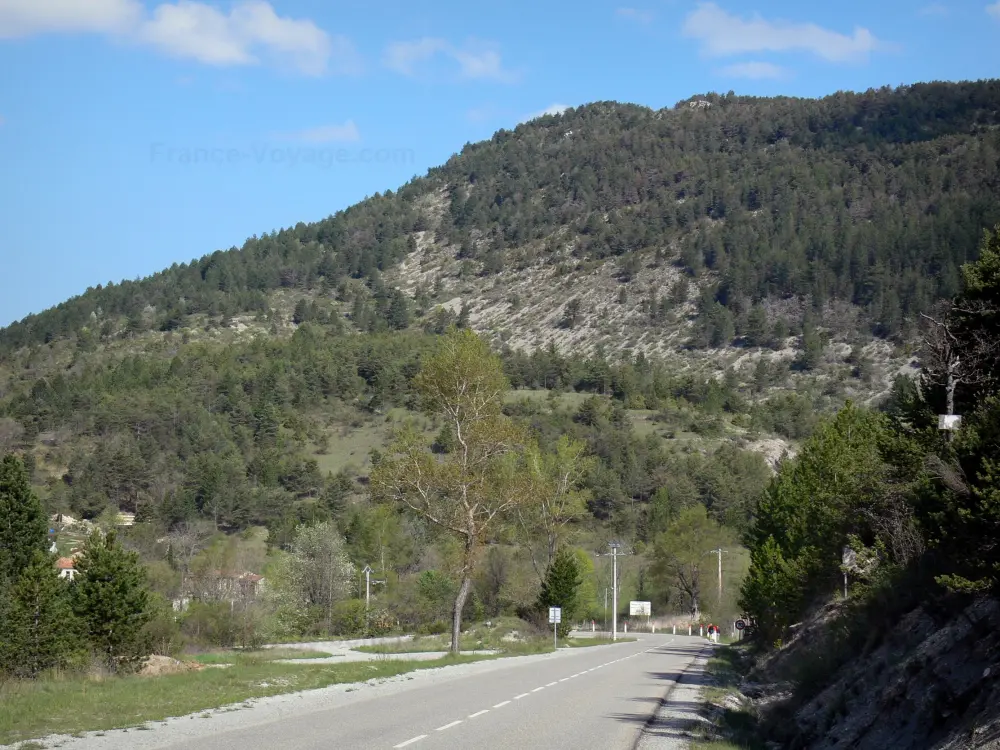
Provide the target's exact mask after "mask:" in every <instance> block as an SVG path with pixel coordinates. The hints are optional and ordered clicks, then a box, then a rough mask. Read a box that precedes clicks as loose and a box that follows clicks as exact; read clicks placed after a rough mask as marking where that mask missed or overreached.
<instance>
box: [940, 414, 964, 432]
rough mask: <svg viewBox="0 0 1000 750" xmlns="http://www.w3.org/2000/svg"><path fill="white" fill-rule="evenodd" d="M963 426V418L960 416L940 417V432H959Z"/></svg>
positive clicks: (947, 415)
mask: <svg viewBox="0 0 1000 750" xmlns="http://www.w3.org/2000/svg"><path fill="white" fill-rule="evenodd" d="M961 426H962V417H960V416H959V415H958V414H939V415H938V429H939V430H957V429H958V428H959V427H961Z"/></svg>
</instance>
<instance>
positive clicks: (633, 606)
mask: <svg viewBox="0 0 1000 750" xmlns="http://www.w3.org/2000/svg"><path fill="white" fill-rule="evenodd" d="M652 612H653V610H652V607H651V605H650V603H649V602H629V603H628V613H629V615H630V616H631V617H649V616H650V615H651V614H652Z"/></svg>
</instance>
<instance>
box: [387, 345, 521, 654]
mask: <svg viewBox="0 0 1000 750" xmlns="http://www.w3.org/2000/svg"><path fill="white" fill-rule="evenodd" d="M414 385H415V387H416V389H417V391H418V393H419V394H420V396H421V398H422V401H423V406H424V408H425V409H426V410H427V411H429V412H432V413H435V414H438V415H440V416H441V417H442V418H443V419H444V420H445V421H446V422H447V423H448V425H449V426H450V428H451V430H452V433H453V435H454V440H455V443H454V447H453V450H451V451H450V452H449V453H445V454H437V455H436V454H434V453H433V452H432V451H431V448H430V445H429V444H428V441H427V440H425V439H424V438H423V437H422V436H420V435H418V434H416V433H415V432H413V431H412V430H410V431H403V432H402V433H400V434H398V435H397V437H396V440H395V442H394V443H393V445H392V446H391V447H390V449H389V450H388V452H387V454H386V455H385V456H384V457H381V458H380V459H379V461H378V463H377V465H376V466H375V467H374V469H373V471H372V475H371V490H372V495H373V497H374V498H375V499H376V500H382V501H392V502H398V503H400V504H402V505H403V506H404V507H405V508H407V509H409V510H410V511H411V512H413V513H415V514H417V515H419V516H421V517H423V518H425V519H427V520H428V521H430V522H431V523H433V524H435V525H437V526H438V527H440V528H441V529H443V530H445V531H446V532H448V533H449V534H452V535H454V536H455V537H456V538H457V540H458V541H459V542H460V543H461V548H462V554H461V562H460V571H459V578H460V580H461V584H460V585H459V588H458V592H457V593H456V595H455V604H454V609H453V611H452V634H451V650H452V651H453V652H457V651H458V650H459V634H460V632H461V624H462V608H463V607H464V606H465V600H466V598H467V597H468V595H469V589H470V587H471V584H472V574H473V571H474V568H475V563H476V560H477V557H478V555H479V553H480V551H481V548H482V546H483V544H484V543H485V542H486V541H487V540H488V538H489V535H490V534H491V533H493V532H495V531H497V530H498V528H499V527H501V526H502V525H504V524H507V523H509V522H510V520H511V519H512V517H513V515H514V513H515V512H516V511H517V510H518V509H519V508H521V507H523V506H524V505H526V504H528V503H530V502H531V501H532V498H533V493H532V491H531V490H532V487H531V484H532V482H531V477H530V473H529V472H528V471H526V467H525V466H524V461H523V455H524V452H525V450H526V449H527V448H528V447H529V438H528V436H527V434H526V433H525V432H524V431H523V430H522V429H521V428H519V427H518V426H517V425H515V424H514V423H513V422H512V421H511V420H510V419H509V418H508V417H506V416H505V415H504V414H503V413H502V411H501V407H502V405H503V397H504V394H505V393H506V392H507V389H508V382H507V379H506V377H505V376H504V374H503V369H502V365H501V362H500V359H499V358H498V357H497V356H495V355H494V354H493V353H492V352H490V349H489V346H488V345H487V343H486V342H485V341H483V340H482V339H480V338H479V337H478V336H476V334H475V333H473V332H472V331H470V330H468V329H462V330H453V331H451V332H449V334H448V335H447V336H445V338H444V339H443V340H442V342H441V346H440V349H439V351H438V352H437V353H436V354H435V355H434V356H432V357H431V358H430V359H429V360H427V362H426V363H425V364H424V366H423V367H422V369H421V371H420V372H419V373H418V374H417V376H416V377H415V378H414Z"/></svg>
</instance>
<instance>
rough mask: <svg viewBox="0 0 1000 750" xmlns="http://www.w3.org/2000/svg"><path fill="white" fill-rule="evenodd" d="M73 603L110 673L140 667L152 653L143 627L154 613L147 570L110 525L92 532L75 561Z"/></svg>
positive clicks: (91, 642)
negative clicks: (75, 577) (103, 532)
mask: <svg viewBox="0 0 1000 750" xmlns="http://www.w3.org/2000/svg"><path fill="white" fill-rule="evenodd" d="M76 567H77V571H78V573H79V577H78V578H77V580H76V581H75V582H74V584H73V609H74V610H75V611H76V614H77V616H78V617H79V618H80V620H81V624H82V626H83V629H84V633H85V635H86V638H87V640H88V641H89V642H90V645H91V647H92V648H93V649H94V651H95V652H96V653H97V654H98V655H99V656H100V658H101V660H102V661H103V663H104V666H105V667H106V668H107V669H108V671H110V672H112V673H125V674H127V673H129V672H134V671H136V670H137V669H139V668H140V667H141V666H142V664H143V662H145V660H146V657H148V656H149V653H150V644H149V639H148V638H147V637H146V634H145V631H144V628H145V626H146V623H148V622H149V620H150V619H151V618H152V616H153V609H152V604H151V602H150V595H149V592H148V591H147V590H146V573H145V570H144V568H143V567H142V563H141V562H140V561H139V556H138V554H136V553H135V552H127V551H126V550H125V549H123V548H122V546H121V545H120V544H119V543H118V540H117V538H116V534H115V532H114V531H112V532H109V533H108V534H106V535H104V534H102V533H101V532H94V534H92V535H91V537H90V539H88V540H87V544H86V546H85V547H84V552H83V555H82V556H81V557H80V558H79V560H78V561H77V565H76Z"/></svg>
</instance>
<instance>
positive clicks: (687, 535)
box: [652, 504, 736, 617]
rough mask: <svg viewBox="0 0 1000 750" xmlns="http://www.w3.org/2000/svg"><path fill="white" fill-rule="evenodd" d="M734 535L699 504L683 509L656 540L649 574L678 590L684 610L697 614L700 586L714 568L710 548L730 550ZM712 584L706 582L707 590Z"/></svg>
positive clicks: (714, 560) (709, 576) (714, 563)
mask: <svg viewBox="0 0 1000 750" xmlns="http://www.w3.org/2000/svg"><path fill="white" fill-rule="evenodd" d="M735 546H736V539H735V534H734V533H733V532H732V531H730V530H729V529H727V528H726V527H724V526H720V525H719V523H718V522H716V521H715V520H714V519H712V518H710V517H709V515H708V512H707V511H706V510H705V506H704V505H701V504H696V505H692V506H690V507H687V508H684V509H683V510H682V511H681V512H680V513H679V515H678V516H677V520H676V521H674V522H673V523H671V524H670V526H669V527H668V529H667V531H666V532H664V533H663V534H661V535H660V536H659V537H658V538H657V539H656V546H655V551H654V557H653V568H652V573H653V575H654V576H655V577H656V578H658V579H659V581H660V582H661V583H662V584H663V585H664V586H667V587H670V588H673V589H676V590H677V591H679V592H680V593H681V594H682V595H683V596H684V598H685V599H686V600H687V603H688V611H690V613H691V615H692V616H693V617H698V614H699V612H700V611H701V607H702V588H703V587H704V586H705V585H706V578H707V579H708V580H709V581H711V580H713V578H712V573H713V572H715V571H716V570H717V567H716V566H717V564H718V563H717V562H716V559H715V558H714V557H710V556H708V555H707V553H708V552H710V551H711V550H712V549H716V548H718V547H723V548H726V549H729V550H733V549H734V548H735ZM713 588H714V587H713V586H712V585H711V584H710V583H709V584H708V590H709V591H712V590H713Z"/></svg>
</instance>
